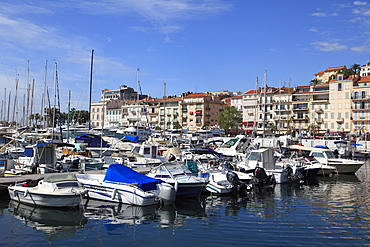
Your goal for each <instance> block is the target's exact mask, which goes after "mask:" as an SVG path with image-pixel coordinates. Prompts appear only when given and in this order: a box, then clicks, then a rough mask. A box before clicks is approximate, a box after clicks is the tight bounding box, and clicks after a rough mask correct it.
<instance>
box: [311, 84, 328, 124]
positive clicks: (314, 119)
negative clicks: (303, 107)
mask: <svg viewBox="0 0 370 247" xmlns="http://www.w3.org/2000/svg"><path fill="white" fill-rule="evenodd" d="M310 92H311V97H310V113H309V116H310V121H309V123H310V124H309V126H311V127H310V128H309V130H310V131H313V129H315V130H317V131H319V130H321V131H324V130H325V131H326V130H327V129H328V128H329V123H328V121H327V120H328V119H329V115H330V107H329V105H330V104H329V83H324V84H318V85H312V86H311V88H310Z"/></svg>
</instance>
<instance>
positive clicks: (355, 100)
mask: <svg viewBox="0 0 370 247" xmlns="http://www.w3.org/2000/svg"><path fill="white" fill-rule="evenodd" d="M351 96H352V107H351V110H352V119H353V120H352V128H351V132H353V133H361V132H370V76H364V77H361V79H359V80H358V81H356V82H355V83H354V84H353V89H352V95H351Z"/></svg>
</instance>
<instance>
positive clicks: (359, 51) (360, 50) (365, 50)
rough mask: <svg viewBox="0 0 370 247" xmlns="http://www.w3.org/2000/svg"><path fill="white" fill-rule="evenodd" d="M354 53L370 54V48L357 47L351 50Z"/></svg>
mask: <svg viewBox="0 0 370 247" xmlns="http://www.w3.org/2000/svg"><path fill="white" fill-rule="evenodd" d="M351 50H352V51H355V52H358V53H369V52H370V47H368V46H365V45H363V46H355V47H352V48H351Z"/></svg>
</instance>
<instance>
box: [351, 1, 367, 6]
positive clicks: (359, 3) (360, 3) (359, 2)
mask: <svg viewBox="0 0 370 247" xmlns="http://www.w3.org/2000/svg"><path fill="white" fill-rule="evenodd" d="M353 5H361V6H365V5H367V2H361V1H354V2H353Z"/></svg>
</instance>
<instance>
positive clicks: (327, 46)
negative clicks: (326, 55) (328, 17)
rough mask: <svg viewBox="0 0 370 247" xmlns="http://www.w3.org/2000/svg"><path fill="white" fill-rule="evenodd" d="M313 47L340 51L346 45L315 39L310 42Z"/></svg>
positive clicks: (320, 49)
mask: <svg viewBox="0 0 370 247" xmlns="http://www.w3.org/2000/svg"><path fill="white" fill-rule="evenodd" d="M311 45H313V46H314V47H315V49H317V50H319V51H326V52H330V51H340V50H346V49H348V47H347V46H346V45H342V44H340V43H337V42H326V41H317V42H313V43H311Z"/></svg>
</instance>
